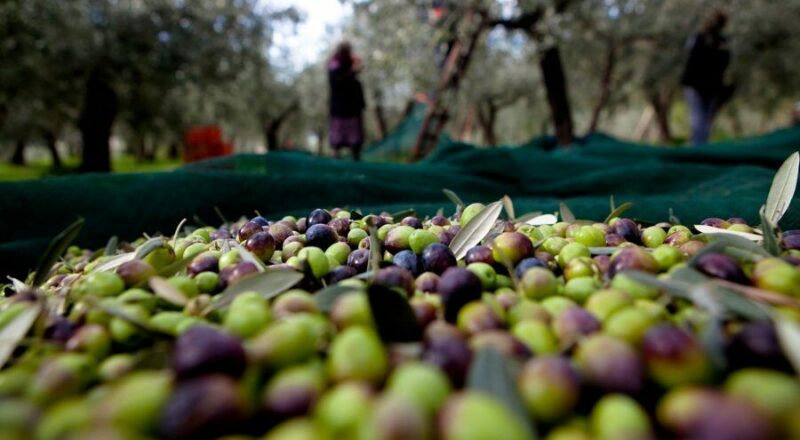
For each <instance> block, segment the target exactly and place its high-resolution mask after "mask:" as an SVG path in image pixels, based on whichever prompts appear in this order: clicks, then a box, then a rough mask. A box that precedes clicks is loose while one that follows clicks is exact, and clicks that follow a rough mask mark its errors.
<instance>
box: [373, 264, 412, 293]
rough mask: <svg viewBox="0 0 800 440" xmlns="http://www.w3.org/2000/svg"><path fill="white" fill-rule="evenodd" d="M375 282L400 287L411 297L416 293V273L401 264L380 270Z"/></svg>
mask: <svg viewBox="0 0 800 440" xmlns="http://www.w3.org/2000/svg"><path fill="white" fill-rule="evenodd" d="M375 284H378V285H381V286H385V287H398V288H400V290H402V291H403V292H405V294H406V296H408V297H410V296H412V295H413V294H414V275H412V274H411V272H409V271H408V270H406V269H404V268H402V267H399V266H390V267H386V268H383V269H381V270H379V271H378V275H377V276H376V277H375Z"/></svg>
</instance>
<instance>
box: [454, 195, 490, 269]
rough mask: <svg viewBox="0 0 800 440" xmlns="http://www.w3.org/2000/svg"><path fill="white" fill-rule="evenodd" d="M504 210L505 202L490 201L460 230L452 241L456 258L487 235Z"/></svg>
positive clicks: (459, 257)
mask: <svg viewBox="0 0 800 440" xmlns="http://www.w3.org/2000/svg"><path fill="white" fill-rule="evenodd" d="M502 210H503V202H501V201H497V202H494V203H490V204H489V205H486V206H485V207H484V208H483V209H482V210H481V212H479V213H478V214H476V215H475V217H473V218H471V219H470V221H469V222H467V224H466V225H464V227H463V228H461V230H460V231H458V233H457V234H456V235H455V237H453V240H452V241H451V242H450V250H452V251H453V254H455V256H456V260H460V259H462V258H464V256H465V255H466V254H467V251H468V250H470V249H471V248H472V247H473V246H475V245H476V244H478V243H480V242H481V240H483V239H484V237H486V234H488V233H489V231H491V230H492V227H493V226H494V224H495V222H496V221H497V218H498V217H500V212H501V211H502Z"/></svg>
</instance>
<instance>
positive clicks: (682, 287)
mask: <svg viewBox="0 0 800 440" xmlns="http://www.w3.org/2000/svg"><path fill="white" fill-rule="evenodd" d="M621 273H622V274H625V275H626V276H628V277H630V278H631V279H633V280H634V281H638V282H640V283H642V284H645V285H647V286H651V287H655V288H656V289H659V290H662V291H665V292H668V293H669V294H670V295H672V296H676V297H678V298H684V299H688V298H689V297H690V295H689V291H690V290H691V288H692V285H691V284H690V283H687V282H685V281H682V280H679V279H666V280H664V279H661V278H658V277H656V276H655V275H653V274H650V273H647V272H642V271H639V270H626V271H623V272H621Z"/></svg>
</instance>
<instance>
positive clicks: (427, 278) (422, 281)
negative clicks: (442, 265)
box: [415, 272, 439, 293]
mask: <svg viewBox="0 0 800 440" xmlns="http://www.w3.org/2000/svg"><path fill="white" fill-rule="evenodd" d="M415 285H416V287H417V290H420V291H422V292H425V293H433V292H436V291H438V290H439V275H436V274H435V273H433V272H423V273H422V274H420V275H419V276H418V277H417V280H416V281H415Z"/></svg>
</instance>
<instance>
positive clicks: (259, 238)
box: [244, 231, 275, 260]
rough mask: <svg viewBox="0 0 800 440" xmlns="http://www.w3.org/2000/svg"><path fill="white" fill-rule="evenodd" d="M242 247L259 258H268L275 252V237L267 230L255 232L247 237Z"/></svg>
mask: <svg viewBox="0 0 800 440" xmlns="http://www.w3.org/2000/svg"><path fill="white" fill-rule="evenodd" d="M244 247H245V248H246V249H247V250H248V251H250V252H251V253H252V254H253V255H255V256H256V257H258V258H260V259H261V260H269V258H270V257H271V256H272V254H273V252H275V239H274V238H272V235H270V234H269V232H264V231H262V232H256V233H255V234H253V235H251V236H250V238H248V239H247V241H246V242H245V244H244Z"/></svg>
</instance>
